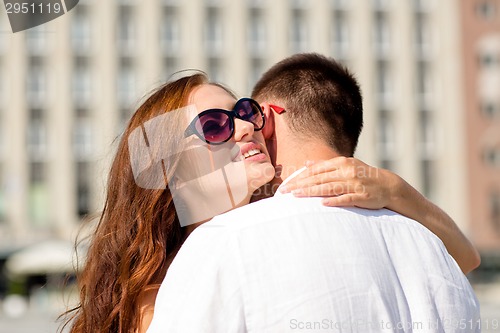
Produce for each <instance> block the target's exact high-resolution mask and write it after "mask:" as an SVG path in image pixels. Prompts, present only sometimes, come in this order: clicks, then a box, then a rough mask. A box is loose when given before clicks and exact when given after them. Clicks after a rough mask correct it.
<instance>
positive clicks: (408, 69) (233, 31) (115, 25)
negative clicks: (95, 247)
mask: <svg viewBox="0 0 500 333" xmlns="http://www.w3.org/2000/svg"><path fill="white" fill-rule="evenodd" d="M459 10H460V8H459V6H458V2H457V1H454V0H441V1H439V2H436V1H431V0H426V1H424V0H413V1H410V0H407V1H396V0H356V1H353V0H351V1H350V0H315V1H305V0H276V1H264V0H247V1H245V0H238V1H230V0H190V1H180V0H178V1H176V0H164V1H138V0H137V1H132V0H129V1H125V0H121V1H97V0H82V1H80V3H79V4H78V6H77V7H76V8H75V9H74V10H72V11H71V12H70V13H68V14H66V15H64V16H63V17H60V18H58V19H56V20H54V21H52V22H50V23H48V24H45V25H43V26H40V27H38V28H34V29H31V30H29V31H27V32H21V33H17V34H11V33H9V32H8V31H9V27H8V24H7V18H6V16H5V14H4V13H3V12H2V13H1V14H0V15H1V16H0V24H1V28H2V31H4V32H3V33H2V34H0V73H1V74H2V85H0V96H1V97H2V98H1V101H2V103H1V105H0V110H1V111H0V128H1V131H0V133H1V134H0V135H1V137H2V138H3V139H2V140H3V141H2V140H0V174H1V177H2V195H1V197H0V218H1V221H2V222H0V230H1V232H0V243H2V244H11V243H19V242H32V241H36V240H37V239H41V238H46V237H50V236H53V237H61V238H70V237H73V236H74V235H75V232H76V231H75V230H76V227H78V226H79V223H80V222H79V221H80V219H81V217H82V216H85V215H86V214H87V213H91V212H95V211H98V210H99V209H100V208H101V207H102V204H103V201H104V186H105V182H106V175H107V170H108V169H109V165H110V161H111V158H112V154H113V151H114V149H115V148H116V145H117V140H116V138H118V137H119V135H120V133H121V131H122V130H123V128H124V126H125V124H126V121H127V120H128V119H129V117H130V115H131V113H132V112H133V110H134V109H135V108H136V107H137V106H138V105H139V103H140V100H141V98H142V97H143V96H144V95H145V94H146V93H147V92H148V91H149V90H150V89H152V88H153V87H155V86H156V85H158V84H159V83H160V82H163V81H164V80H166V79H167V78H168V77H169V76H170V74H171V73H173V72H175V71H178V70H180V69H184V68H199V69H202V70H205V71H207V72H208V73H209V75H210V76H211V77H212V79H214V80H219V81H222V82H224V83H226V84H227V85H228V86H230V87H232V88H233V89H234V90H235V91H236V92H237V93H238V94H240V95H248V94H249V93H250V91H251V87H252V85H253V84H254V83H255V81H256V80H257V79H258V77H259V76H260V75H261V74H262V73H263V72H264V71H265V69H266V68H268V67H270V66H271V65H272V64H273V63H275V62H277V61H279V60H281V59H282V58H284V57H286V56H288V55H291V54H293V53H297V52H309V51H316V52H320V53H323V54H326V55H330V56H334V57H336V58H337V59H339V60H341V61H342V62H344V63H345V64H346V65H348V66H349V67H350V68H351V70H352V71H353V72H354V73H355V74H356V76H357V77H358V79H359V81H360V83H361V85H362V89H363V93H364V104H365V128H364V131H363V134H362V136H361V140H360V146H359V149H358V155H357V156H358V157H360V158H362V159H364V160H365V161H366V162H368V163H370V164H374V165H378V166H381V167H386V168H390V169H393V170H395V171H396V172H398V173H400V174H401V175H402V176H403V177H404V178H405V179H407V180H408V181H409V182H410V183H411V184H413V185H414V186H415V187H417V188H418V189H419V190H421V191H423V193H424V194H425V195H427V196H428V197H429V198H431V199H432V200H434V201H435V202H437V203H438V204H439V205H440V206H442V207H443V208H444V209H445V210H446V211H447V212H449V214H450V215H451V216H452V217H453V218H454V219H455V220H456V221H457V223H458V224H459V225H460V226H461V227H462V229H464V230H465V231H466V232H467V231H468V215H467V208H468V202H467V201H466V200H465V193H466V188H465V186H466V179H465V160H466V156H465V154H466V150H465V149H463V147H464V146H465V141H464V135H463V133H464V126H465V125H464V123H463V119H464V118H463V115H464V112H465V108H464V106H463V102H462V92H463V87H462V80H461V77H462V73H461V61H462V60H461V52H462V48H461V46H460V38H461V29H460V21H459V18H460V12H459ZM4 246H5V245H4Z"/></svg>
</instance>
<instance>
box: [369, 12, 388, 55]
mask: <svg viewBox="0 0 500 333" xmlns="http://www.w3.org/2000/svg"><path fill="white" fill-rule="evenodd" d="M373 41H374V44H375V45H374V47H375V51H376V53H377V56H378V57H386V56H387V55H388V54H389V51H390V47H391V31H390V25H389V19H388V16H387V15H386V14H384V13H380V12H377V13H376V14H375V27H374V29H373Z"/></svg>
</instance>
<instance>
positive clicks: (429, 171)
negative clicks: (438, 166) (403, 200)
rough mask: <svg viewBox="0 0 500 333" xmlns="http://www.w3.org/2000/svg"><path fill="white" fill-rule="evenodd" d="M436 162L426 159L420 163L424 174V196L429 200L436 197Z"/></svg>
mask: <svg viewBox="0 0 500 333" xmlns="http://www.w3.org/2000/svg"><path fill="white" fill-rule="evenodd" d="M434 167H435V166H434V162H433V161H431V160H427V159H424V160H422V161H421V162H420V168H421V174H422V194H423V195H424V196H426V197H427V198H429V199H431V200H432V199H433V197H434V180H435V169H434Z"/></svg>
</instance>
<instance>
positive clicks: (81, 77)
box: [72, 64, 92, 108]
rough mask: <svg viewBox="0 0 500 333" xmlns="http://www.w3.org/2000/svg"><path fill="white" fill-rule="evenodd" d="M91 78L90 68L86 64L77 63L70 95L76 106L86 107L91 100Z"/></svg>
mask: <svg viewBox="0 0 500 333" xmlns="http://www.w3.org/2000/svg"><path fill="white" fill-rule="evenodd" d="M91 89H92V79H91V74H90V68H89V67H88V66H87V65H86V64H83V65H79V66H77V68H76V69H75V70H74V72H73V80H72V95H73V103H74V104H75V107H76V108H86V107H88V106H89V104H90V101H91Z"/></svg>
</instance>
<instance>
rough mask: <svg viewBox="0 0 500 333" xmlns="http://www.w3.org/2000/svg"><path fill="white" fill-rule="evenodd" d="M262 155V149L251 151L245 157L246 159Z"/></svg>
mask: <svg viewBox="0 0 500 333" xmlns="http://www.w3.org/2000/svg"><path fill="white" fill-rule="evenodd" d="M260 153H261V151H260V149H250V150H249V151H247V152H246V153H245V154H243V156H244V157H245V158H249V157H250V156H253V155H257V154H260Z"/></svg>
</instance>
